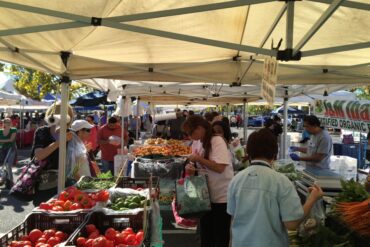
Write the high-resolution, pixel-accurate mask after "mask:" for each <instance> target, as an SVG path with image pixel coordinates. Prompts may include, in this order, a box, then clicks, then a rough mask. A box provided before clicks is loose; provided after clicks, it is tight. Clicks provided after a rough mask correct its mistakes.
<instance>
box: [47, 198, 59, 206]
mask: <svg viewBox="0 0 370 247" xmlns="http://www.w3.org/2000/svg"><path fill="white" fill-rule="evenodd" d="M56 201H57V199H51V200H50V201H48V203H49V204H50V205H54V204H55V202H56Z"/></svg>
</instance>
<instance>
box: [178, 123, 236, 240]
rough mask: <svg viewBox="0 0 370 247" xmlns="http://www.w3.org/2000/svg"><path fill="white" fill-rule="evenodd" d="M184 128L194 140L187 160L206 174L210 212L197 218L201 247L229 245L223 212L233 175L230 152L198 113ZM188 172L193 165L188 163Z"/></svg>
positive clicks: (227, 229) (227, 221)
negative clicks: (198, 220)
mask: <svg viewBox="0 0 370 247" xmlns="http://www.w3.org/2000/svg"><path fill="white" fill-rule="evenodd" d="M183 130H184V132H186V133H187V134H188V135H189V137H190V138H191V139H192V140H193V144H192V152H193V154H192V155H191V156H190V157H189V160H190V161H192V162H194V163H195V165H196V167H197V169H199V170H200V173H201V174H207V175H208V187H209V190H210V197H211V208H212V210H211V212H209V213H206V214H205V215H204V216H203V217H201V219H200V235H201V242H202V246H210V247H211V246H212V247H214V246H228V243H229V238H230V234H229V230H230V229H229V227H230V216H229V215H228V214H227V213H226V208H227V203H226V202H227V188H228V185H229V183H230V181H231V179H232V178H233V176H234V171H233V167H232V163H231V153H230V151H229V150H228V148H227V144H226V142H225V141H224V139H223V138H222V137H221V136H219V135H214V134H213V133H212V128H211V125H210V124H209V122H208V121H207V120H206V119H204V118H202V117H200V116H190V117H189V118H188V119H187V120H186V121H185V122H184V124H183ZM186 168H187V171H188V173H190V172H191V171H193V172H194V170H195V167H194V166H193V165H188V166H187V167H186Z"/></svg>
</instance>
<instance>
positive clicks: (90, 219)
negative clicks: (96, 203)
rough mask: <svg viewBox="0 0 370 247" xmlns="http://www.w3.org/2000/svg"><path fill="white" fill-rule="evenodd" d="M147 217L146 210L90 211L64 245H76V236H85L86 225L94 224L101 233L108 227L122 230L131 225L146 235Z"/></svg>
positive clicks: (86, 234)
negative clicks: (125, 212) (131, 212)
mask: <svg viewBox="0 0 370 247" xmlns="http://www.w3.org/2000/svg"><path fill="white" fill-rule="evenodd" d="M148 219H149V217H148V215H147V211H146V212H141V213H140V214H138V215H125V216H123V215H106V214H104V213H103V212H91V213H90V214H88V216H87V217H86V220H85V222H83V224H81V225H80V226H79V228H78V229H77V230H76V231H75V232H74V233H73V234H72V235H71V236H70V237H69V238H68V240H67V242H66V245H65V246H76V240H77V238H78V237H81V236H83V237H87V236H88V233H87V230H86V225H89V224H94V225H95V226H96V228H97V229H98V230H99V231H100V233H101V234H104V232H105V231H106V230H107V229H108V228H114V229H115V230H118V231H122V230H124V229H125V228H127V227H131V228H132V229H133V230H134V231H135V232H137V231H138V230H144V234H146V235H147V229H148V223H149V220H148Z"/></svg>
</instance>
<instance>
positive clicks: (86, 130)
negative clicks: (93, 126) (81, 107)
mask: <svg viewBox="0 0 370 247" xmlns="http://www.w3.org/2000/svg"><path fill="white" fill-rule="evenodd" d="M81 130H83V131H85V132H88V133H90V129H86V128H83V129H81Z"/></svg>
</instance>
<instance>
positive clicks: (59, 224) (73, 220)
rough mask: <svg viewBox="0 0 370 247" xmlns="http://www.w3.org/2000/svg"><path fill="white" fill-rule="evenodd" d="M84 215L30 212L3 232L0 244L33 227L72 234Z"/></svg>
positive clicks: (6, 242)
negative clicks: (20, 221) (13, 226)
mask: <svg viewBox="0 0 370 247" xmlns="http://www.w3.org/2000/svg"><path fill="white" fill-rule="evenodd" d="M84 220H85V215H82V214H76V215H60V214H58V215H52V214H44V213H31V214H29V215H28V216H27V217H26V219H25V220H24V221H23V222H22V223H21V224H19V225H18V226H16V227H15V228H14V229H12V230H10V231H9V232H8V233H6V234H4V235H3V236H2V237H1V238H0V246H7V245H9V244H10V243H11V241H17V240H20V238H21V237H22V236H24V235H26V234H28V233H29V232H30V231H32V230H33V229H40V230H41V231H44V230H47V229H51V228H55V229H56V230H58V231H62V232H64V233H67V234H69V235H70V236H71V235H73V234H72V233H73V232H74V231H75V230H76V229H78V228H79V226H80V225H81V224H82V223H83V222H84Z"/></svg>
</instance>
